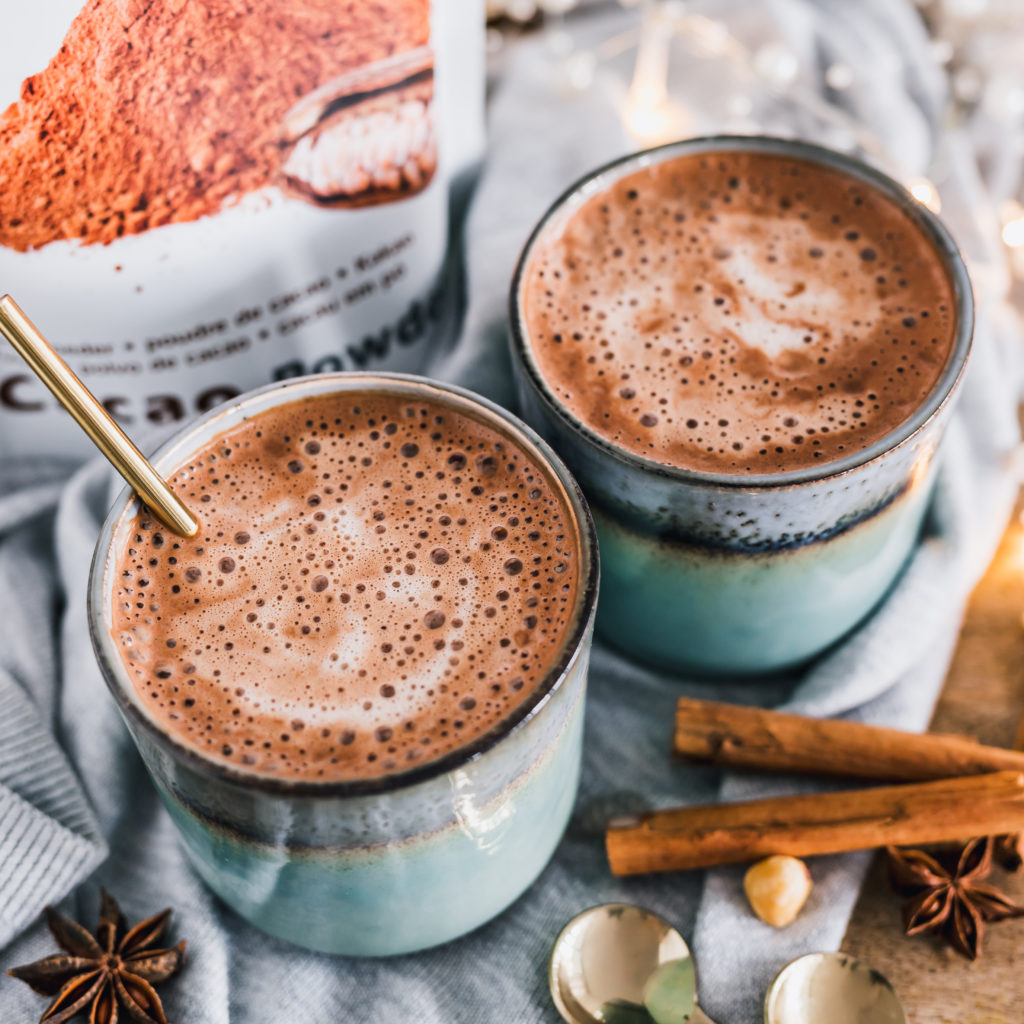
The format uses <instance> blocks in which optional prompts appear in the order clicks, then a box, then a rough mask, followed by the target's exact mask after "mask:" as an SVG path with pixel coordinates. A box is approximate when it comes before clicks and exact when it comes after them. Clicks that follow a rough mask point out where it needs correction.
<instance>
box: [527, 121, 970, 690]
mask: <svg viewBox="0 0 1024 1024" xmlns="http://www.w3.org/2000/svg"><path fill="white" fill-rule="evenodd" d="M723 151H745V152H755V153H768V154H781V155H789V156H792V157H795V158H797V159H799V160H801V161H809V162H811V163H812V164H813V163H817V164H820V165H824V166H825V167H827V168H834V169H836V170H839V171H840V172H842V173H844V174H846V175H848V176H852V177H853V178H855V179H856V180H857V181H858V182H860V183H862V184H864V185H866V186H867V187H868V188H870V189H874V190H877V191H878V192H881V193H883V194H884V195H885V196H887V197H889V198H890V199H891V200H893V201H894V202H895V203H896V204H897V205H898V207H899V208H900V209H901V210H903V211H904V212H905V213H906V214H907V215H908V216H909V218H910V219H911V221H912V223H913V224H914V225H915V226H916V228H917V229H918V230H919V231H920V232H922V233H923V234H924V235H925V237H926V238H927V239H928V241H929V242H930V243H931V245H932V246H933V248H934V251H935V253H936V254H937V256H938V258H939V259H940V260H941V262H942V265H943V266H944V268H945V271H946V273H947V274H948V277H949V279H950V281H951V283H952V287H953V292H954V295H955V300H956V303H957V315H956V326H955V340H954V343H953V347H952V352H951V355H950V357H949V360H948V362H947V364H946V366H945V368H944V370H943V372H942V374H941V376H940V378H939V380H938V382H937V383H936V385H935V387H934V388H933V390H932V391H931V392H930V393H929V395H928V396H927V398H926V399H925V401H924V402H923V403H922V404H921V405H920V406H919V408H917V410H916V411H915V412H914V413H913V414H912V415H911V416H910V418H909V419H907V420H906V422H904V423H903V424H901V425H900V426H899V427H898V428H897V429H896V430H894V431H893V432H892V433H890V434H889V435H887V436H886V437H884V438H882V439H881V440H879V441H878V442H877V443H875V444H872V445H871V446H870V447H868V448H866V449H865V450H863V451H858V452H856V453H854V454H851V455H847V456H846V457H843V458H839V459H836V460H835V461H832V462H829V463H826V464H824V465H821V466H820V467H819V466H811V467H810V468H806V469H797V470H792V471H788V472H777V473H769V474H763V475H738V474H737V475H727V474H715V473H709V472H696V471H692V470H687V469H681V468H677V467H673V466H670V465H665V464H662V463H659V462H656V461H654V460H653V459H649V458H645V457H643V456H640V455H636V454H634V453H632V452H630V451H627V450H626V449H624V448H622V447H620V446H618V445H616V444H614V443H613V442H612V441H610V440H608V439H606V438H604V437H602V436H601V435H600V434H598V433H597V432H596V431H595V430H593V429H592V428H591V427H589V426H588V425H586V424H584V423H582V422H581V421H580V420H579V419H578V418H577V417H576V416H575V415H574V414H573V413H572V412H570V411H569V410H568V409H567V408H566V406H565V405H564V404H563V403H562V402H561V401H560V399H559V398H558V396H557V395H556V393H555V391H554V389H553V388H552V387H551V386H550V385H549V384H548V382H547V381H545V379H544V377H543V376H542V374H541V372H540V371H539V369H538V363H537V360H536V358H535V356H534V354H533V351H532V349H531V343H530V338H529V331H528V329H527V324H526V319H525V317H524V313H523V290H524V282H525V279H526V272H527V268H528V267H529V265H530V260H531V253H532V252H533V250H534V247H535V246H537V245H538V243H539V242H541V241H543V240H544V239H545V237H547V233H548V232H549V231H552V232H553V231H557V230H559V228H560V225H561V224H563V223H564V222H565V219H566V217H567V215H568V214H569V213H570V212H571V211H572V210H573V209H574V208H576V207H578V206H579V205H580V204H582V203H583V202H585V201H586V200H587V199H588V198H590V197H592V196H594V194H595V193H599V192H601V191H602V190H603V189H605V188H606V187H608V186H609V185H611V184H613V183H614V182H615V181H617V180H618V179H620V178H621V177H623V176H625V175H628V174H630V173H631V172H633V171H636V170H638V169H639V168H641V167H648V166H651V165H652V164H656V163H657V162H659V161H664V160H670V159H672V158H674V157H677V156H681V155H683V154H704V153H716V152H723ZM510 312H511V338H510V341H511V347H512V355H513V366H514V374H515V377H516V385H517V390H518V395H519V399H520V403H521V409H522V413H523V416H524V418H525V419H526V420H527V422H529V423H530V424H531V425H533V426H534V427H535V428H536V430H537V431H538V432H539V433H540V434H541V436H542V437H544V438H545V439H546V440H547V441H548V442H549V443H550V444H551V445H552V447H554V448H555V450H556V451H558V453H559V454H560V455H561V456H562V458H563V459H565V461H566V463H567V464H568V466H569V468H570V469H571V470H572V472H573V474H574V475H575V476H576V478H577V479H578V480H579V482H580V485H581V487H582V488H583V491H584V493H585V494H586V495H587V499H588V501H589V502H590V507H591V512H592V514H593V517H594V521H595V523H596V526H597V533H598V540H599V544H600V549H601V564H602V573H603V577H604V585H603V587H602V594H601V602H600V605H599V608H598V615H597V628H598V631H599V633H600V634H601V635H602V636H603V637H604V638H606V639H607V640H609V641H610V642H611V643H612V644H613V645H614V646H616V647H619V648H621V649H622V650H623V651H625V652H626V653H628V654H630V655H631V656H633V657H636V658H638V659H640V660H642V661H645V662H648V663H651V664H653V665H655V666H658V667H662V668H666V669H669V670H677V671H691V672H693V671H695V672H700V673H707V674H751V673H760V672H770V671H774V670H779V669H783V668H786V667H789V666H793V665H797V664H799V663H801V662H804V661H806V660H807V659H809V658H810V657H812V656H813V655H815V654H817V653H819V652H821V651H822V650H823V649H825V648H826V647H828V646H829V645H830V644H832V643H833V642H835V641H836V640H838V639H839V638H840V637H841V636H843V634H845V633H847V632H848V631H849V630H850V629H852V628H853V627H854V626H855V625H856V624H857V623H858V622H859V621H860V620H861V619H863V618H864V616H865V615H867V614H868V612H870V611H871V609H872V608H874V607H875V605H877V604H878V602H879V601H880V599H881V598H882V597H883V595H884V594H885V593H886V591H887V590H888V588H889V587H890V586H891V585H892V583H893V580H894V579H895V577H896V576H897V575H898V573H899V571H900V569H901V567H902V566H903V565H904V563H905V562H906V560H907V558H908V556H909V554H910V552H911V551H912V549H913V547H914V544H915V542H916V539H917V537H918V534H919V531H920V527H921V522H922V519H923V516H924V513H925V510H926V507H927V504H928V498H929V494H930V492H931V487H932V483H933V480H934V475H935V465H936V463H935V455H936V451H937V449H938V446H939V442H940V440H941V438H942V435H943V431H944V429H945V427H946V423H947V422H948V420H949V416H950V412H951V410H952V407H953V399H954V395H955V393H956V390H957V385H958V384H959V382H960V379H961V377H962V375H963V371H964V367H965V365H966V362H967V357H968V353H969V351H970V347H971V337H972V330H973V300H972V294H971V286H970V280H969V278H968V275H967V269H966V267H965V265H964V262H963V259H962V258H961V256H960V253H959V252H958V250H957V247H956V245H955V243H954V242H953V240H952V238H951V236H950V235H949V233H948V231H947V230H946V229H945V228H944V227H943V225H942V224H941V222H940V221H939V220H938V219H937V218H936V217H935V216H934V215H933V214H932V213H931V212H930V211H929V210H927V209H926V208H925V207H924V206H922V205H921V204H920V203H919V202H918V201H917V200H915V199H914V198H913V197H912V196H911V195H910V194H909V193H908V192H907V191H906V189H904V188H903V187H902V186H901V185H899V184H897V183H896V182H895V181H893V180H891V179H890V178H888V177H887V176H886V175H884V174H882V173H880V172H879V171H877V170H875V169H874V168H871V167H869V166H867V165H865V164H862V163H860V162H859V161H857V160H855V159H853V158H851V157H849V156H845V155H843V154H840V153H836V152H833V151H831V150H827V149H823V148H820V147H818V146H813V145H810V144H807V143H803V142H797V141H792V140H784V139H774V138H767V137H746V136H737V137H730V136H721V137H713V138H696V139H689V140H686V141H683V142H678V143H673V144H670V145H667V146H663V147H659V148H657V149H653V150H649V151H646V152H643V153H638V154H635V155H632V156H629V157H626V158H624V159H621V160H618V161H616V162H614V163H611V164H609V165H607V166H605V167H602V168H600V169H599V170H597V171H595V172H593V173H592V174H589V175H587V176H586V177H585V178H583V179H582V180H581V181H579V182H577V183H576V184H575V185H573V186H572V187H571V188H570V189H569V191H568V192H566V193H565V194H564V195H563V196H562V197H561V198H560V199H558V200H557V202H556V203H555V204H554V205H553V206H552V207H551V209H550V210H549V211H548V212H547V214H545V216H544V218H543V219H542V220H541V222H540V223H539V224H538V226H537V227H536V229H535V230H534V232H533V234H532V235H531V237H530V239H529V241H528V242H527V244H526V246H525V248H524V250H523V253H522V255H521V257H520V260H519V264H518V267H517V269H516V273H515V276H514V278H513V282H512V290H511V310H510Z"/></svg>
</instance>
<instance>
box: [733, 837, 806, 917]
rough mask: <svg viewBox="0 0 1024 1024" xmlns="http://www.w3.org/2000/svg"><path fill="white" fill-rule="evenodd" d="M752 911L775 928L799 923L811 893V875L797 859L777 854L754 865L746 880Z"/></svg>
mask: <svg viewBox="0 0 1024 1024" xmlns="http://www.w3.org/2000/svg"><path fill="white" fill-rule="evenodd" d="M743 889H744V891H745V892H746V894H747V899H748V900H749V901H750V908H751V910H753V911H754V913H755V914H757V916H758V917H759V918H760V919H761V920H762V921H764V923H765V924H770V925H772V926H773V927H774V928H785V927H786V925H789V924H792V923H793V921H795V920H796V916H797V914H799V913H800V911H801V909H802V908H803V905H804V904H805V903H806V902H807V897H808V896H809V895H810V892H811V873H810V871H808V870H807V865H806V864H805V863H804V862H803V861H802V860H798V859H797V858H796V857H787V856H783V855H781V854H777V855H775V856H774V857H767V858H765V859H764V860H761V861H758V862H757V863H756V864H753V865H751V867H750V868H749V869H748V870H747V873H746V875H745V876H744V877H743Z"/></svg>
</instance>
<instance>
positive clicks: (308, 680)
mask: <svg viewBox="0 0 1024 1024" xmlns="http://www.w3.org/2000/svg"><path fill="white" fill-rule="evenodd" d="M171 480H172V483H173V485H174V486H175V488H176V490H177V491H178V493H179V494H180V495H181V497H182V498H183V500H185V501H186V502H187V503H188V504H189V505H190V507H191V508H192V509H194V510H195V511H196V512H197V513H198V516H199V519H200V533H199V535H198V536H197V537H196V538H194V539H192V540H189V541H186V540H183V539H181V538H178V537H175V536H173V535H172V534H170V533H169V532H168V531H166V530H163V529H161V527H160V524H159V523H157V522H155V521H154V520H153V519H152V517H150V516H148V515H146V514H145V512H143V513H141V514H139V515H138V516H137V517H136V520H135V523H134V528H133V529H132V530H131V531H129V532H127V533H126V534H125V536H126V538H127V539H126V541H125V543H124V549H123V550H121V551H119V552H117V553H116V555H115V563H114V566H115V571H116V583H115V592H114V596H113V600H112V604H111V607H112V617H113V624H112V627H111V638H112V640H113V641H114V643H115V645H117V647H118V649H119V652H120V655H121V660H122V662H123V664H124V667H125V669H126V671H127V673H128V675H129V676H130V678H131V679H132V682H133V684H134V686H135V689H136V692H137V694H138V696H139V698H140V700H141V701H142V702H143V703H144V705H145V706H146V708H147V710H148V712H149V714H150V715H151V716H152V717H153V718H154V719H155V721H156V722H157V723H158V724H159V726H160V728H162V729H163V730H164V731H166V732H167V733H168V734H169V735H170V736H172V737H174V738H175V739H177V740H178V741H180V742H182V743H184V744H185V745H186V746H188V747H191V748H193V749H195V750H197V751H198V752H200V753H201V754H203V755H205V756H207V757H211V758H213V759H215V760H220V761H223V762H225V763H227V764H230V765H232V766H234V767H235V768H236V769H240V770H242V771H250V772H254V773H257V774H272V775H274V776H276V777H279V778H294V779H304V780H321V779H358V778H380V777H384V776H387V775H389V774H393V773H400V772H403V771H405V770H406V769H408V768H410V767H414V766H418V765H422V764H427V763H430V762H432V761H434V760H436V759H437V758H440V757H442V756H444V755H445V754H447V753H450V752H452V751H456V750H460V749H462V748H464V747H466V746H468V745H470V744H472V743H473V741H474V740H477V739H479V738H480V737H481V736H482V735H484V734H485V733H487V732H488V730H490V729H491V728H492V727H494V726H496V725H498V724H499V723H501V722H503V721H504V720H506V719H507V718H508V717H509V715H511V714H513V713H514V712H515V710H516V709H517V708H518V707H520V706H521V705H522V704H523V702H524V701H526V700H527V699H528V698H529V697H530V695H531V694H532V693H533V691H534V690H535V688H536V687H537V685H539V684H540V683H541V682H542V681H543V680H544V679H545V678H546V676H547V675H548V674H549V672H550V671H551V670H552V669H553V667H554V665H555V663H556V661H557V659H558V658H559V656H560V654H561V652H562V648H563V647H564V644H565V641H566V632H567V630H568V628H569V622H570V620H571V618H572V615H573V613H574V609H575V606H576V602H577V590H578V586H579V551H578V541H577V540H576V539H575V533H574V529H573V525H572V515H571V512H570V511H569V507H568V505H567V499H566V497H565V495H564V493H563V492H562V490H561V488H560V486H559V485H558V484H557V483H556V482H555V481H554V480H553V479H552V478H551V477H550V475H549V474H548V472H547V471H546V470H545V469H543V468H542V467H541V466H540V465H539V464H538V463H537V462H536V461H535V459H534V458H533V457H532V456H530V455H529V454H527V452H526V451H524V450H523V449H522V448H521V447H520V446H519V445H518V444H517V443H516V442H515V441H514V440H513V439H512V438H511V437H510V436H508V435H505V434H504V433H503V432H501V431H500V430H498V429H496V428H495V427H494V426H491V425H488V424H485V423H483V422H482V421H480V420H477V419H475V418H473V417H471V416H470V415H468V414H466V413H463V412H461V411H457V410H455V409H453V408H449V407H447V406H445V405H443V404H442V403H439V402H430V401H426V400H417V399H411V398H409V397H403V396H400V395H388V394H380V393H366V392H353V391H347V392H340V393H336V394H327V395H317V396H314V397H311V398H307V399H305V400H303V401H298V402H291V403H288V404H284V405H281V406H278V407H276V408H273V409H271V410H266V411H263V412H260V413H257V414H256V415H254V416H253V417H252V418H251V419H249V420H246V421H245V422H243V423H241V424H239V425H237V426H235V427H233V428H231V429H229V430H227V431H225V432H224V433H222V434H220V435H218V436H217V437H216V438H215V439H214V440H213V441H211V442H210V443H208V444H207V445H205V446H204V447H203V448H202V449H201V450H200V451H199V452H198V453H196V454H195V455H193V456H191V457H190V458H189V460H188V462H187V463H186V464H185V465H183V466H181V467H180V468H179V469H178V470H177V472H176V473H174V474H173V476H172V477H171Z"/></svg>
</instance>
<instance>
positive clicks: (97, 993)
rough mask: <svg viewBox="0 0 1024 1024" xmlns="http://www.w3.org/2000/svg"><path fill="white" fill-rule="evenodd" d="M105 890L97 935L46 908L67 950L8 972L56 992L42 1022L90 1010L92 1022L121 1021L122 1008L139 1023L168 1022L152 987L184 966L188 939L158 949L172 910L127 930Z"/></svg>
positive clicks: (56, 1022)
mask: <svg viewBox="0 0 1024 1024" xmlns="http://www.w3.org/2000/svg"><path fill="white" fill-rule="evenodd" d="M100 894H101V895H100V919H99V924H98V925H97V927H96V934H95V936H93V935H91V934H90V933H89V932H88V930H86V929H85V928H83V927H82V926H81V925H80V924H78V923H77V922H75V921H71V920H69V919H68V918H66V917H63V916H62V915H61V914H58V913H57V911H56V910H54V909H53V907H47V908H46V910H45V913H46V922H47V924H48V925H49V926H50V931H51V932H52V933H53V937H54V938H55V939H56V940H57V945H58V946H60V948H61V949H63V950H64V953H56V954H54V955H53V956H48V957H46V958H45V959H44V960H37V961H36V962H35V963H32V964H26V965H25V966H24V967H13V968H11V970H9V971H8V972H7V973H8V974H9V975H10V976H11V977H12V978H17V979H18V980H19V981H24V982H25V983H26V984H28V985H30V986H31V987H32V988H33V989H34V990H35V991H36V992H39V993H40V994H41V995H44V996H52V995H55V996H56V998H55V999H54V1000H53V1002H52V1003H50V1005H49V1006H48V1007H47V1008H46V1012H45V1013H44V1014H43V1015H42V1017H40V1018H39V1021H40V1024H43V1022H44V1021H45V1022H47V1024H63V1022H64V1021H66V1020H70V1019H71V1018H72V1017H74V1016H75V1015H76V1014H79V1013H85V1012H86V1011H87V1010H88V1011H89V1024H117V1020H118V1007H119V1006H120V1007H122V1008H123V1009H124V1010H125V1012H126V1013H127V1015H128V1017H129V1018H130V1019H131V1020H133V1021H136V1022H137V1024H167V1018H166V1017H165V1016H164V1008H163V1004H162V1003H161V1002H160V997H159V996H158V995H157V994H156V991H155V990H154V988H153V986H154V985H158V984H159V983H160V982H162V981H166V980H167V979H168V978H169V977H170V976H171V975H172V974H174V973H176V972H177V971H178V970H180V968H181V965H182V963H183V962H184V959H185V943H184V942H179V943H178V945H177V946H175V947H174V948H173V949H154V948H153V947H154V946H155V945H156V944H157V942H159V941H160V937H161V936H162V935H163V933H164V931H165V929H166V928H167V921H168V919H169V918H170V916H171V911H170V910H169V909H168V910H164V911H161V912H160V913H159V914H155V915H154V916H153V917H150V918H147V919H146V920H145V921H141V922H140V923H139V924H137V925H135V927H134V928H132V929H131V930H130V931H128V930H127V928H126V925H125V919H124V915H123V914H122V913H121V908H120V907H119V906H118V905H117V901H116V900H115V899H114V897H113V896H111V895H110V894H109V893H107V892H106V891H104V890H102V889H101V890H100Z"/></svg>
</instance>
